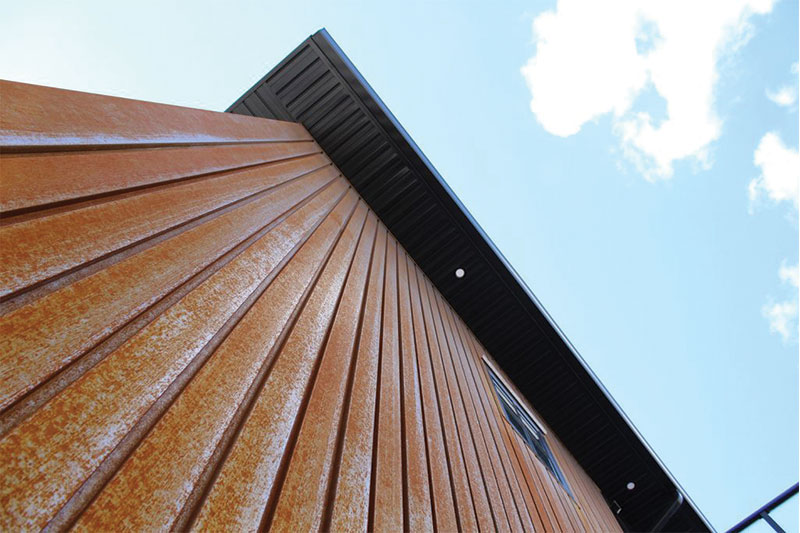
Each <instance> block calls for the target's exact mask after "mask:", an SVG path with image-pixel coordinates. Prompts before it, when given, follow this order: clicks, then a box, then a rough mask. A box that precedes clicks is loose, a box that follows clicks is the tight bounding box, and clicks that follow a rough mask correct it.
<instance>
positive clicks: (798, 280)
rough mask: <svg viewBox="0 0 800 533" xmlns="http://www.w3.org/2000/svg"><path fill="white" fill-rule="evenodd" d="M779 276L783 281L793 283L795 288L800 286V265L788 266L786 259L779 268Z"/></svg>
mask: <svg viewBox="0 0 800 533" xmlns="http://www.w3.org/2000/svg"><path fill="white" fill-rule="evenodd" d="M778 277H779V278H781V281H782V282H784V283H789V284H790V285H793V286H794V288H795V289H796V288H798V287H800V265H795V266H786V262H785V261H784V262H783V264H782V265H781V268H780V269H779V270H778Z"/></svg>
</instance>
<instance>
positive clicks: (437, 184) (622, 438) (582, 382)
mask: <svg viewBox="0 0 800 533" xmlns="http://www.w3.org/2000/svg"><path fill="white" fill-rule="evenodd" d="M409 74H413V73H409ZM228 111H230V112H233V113H241V114H248V115H255V116H259V117H265V118H277V119H283V120H294V121H298V122H301V123H302V124H303V125H305V126H306V128H308V130H309V132H310V133H311V134H312V135H313V136H314V138H315V139H316V141H317V142H318V143H319V144H320V146H321V147H322V148H323V149H324V150H325V152H326V153H327V154H328V155H329V156H330V158H331V159H332V160H333V162H334V163H335V164H336V165H337V166H338V167H339V169H340V170H341V171H342V173H343V174H344V175H345V176H346V177H347V178H348V179H349V180H350V181H351V182H352V183H353V185H354V186H355V187H356V189H357V190H358V191H359V193H361V195H362V196H363V197H364V198H365V200H366V201H367V202H369V204H370V206H371V207H372V209H374V210H375V211H376V212H377V214H378V215H379V216H380V217H381V219H382V220H383V222H384V223H385V224H386V225H387V226H388V228H389V229H390V230H391V231H392V233H393V234H394V235H395V236H396V237H397V239H398V240H399V241H400V242H401V243H402V245H403V246H404V247H405V248H406V249H407V250H408V252H409V253H410V254H411V256H412V257H413V258H414V260H415V261H416V262H417V263H418V264H419V266H420V267H421V268H422V270H423V271H424V272H425V273H426V274H427V275H428V276H429V277H430V278H431V280H433V282H434V283H435V284H436V286H437V287H438V289H439V290H440V291H441V292H442V294H443V295H444V296H445V297H446V298H447V299H448V301H449V302H450V304H451V305H452V306H453V307H454V308H455V309H456V310H457V311H458V313H459V314H460V315H461V317H462V318H463V319H464V321H465V322H466V323H467V324H468V325H469V327H470V328H471V329H472V331H473V332H474V333H475V334H476V336H477V337H478V338H479V339H480V340H481V342H482V343H483V344H484V346H485V347H486V348H487V350H488V351H489V352H490V353H491V354H492V356H493V357H494V358H495V359H496V360H497V361H498V362H500V364H501V365H502V367H503V369H504V370H505V371H506V372H507V373H508V374H509V375H510V376H511V377H512V379H513V380H514V382H515V383H516V385H517V386H518V387H519V388H520V389H521V390H522V392H523V393H524V394H525V396H526V397H527V398H528V400H529V401H530V402H531V404H532V405H533V406H534V407H535V408H536V409H537V410H538V411H539V412H540V413H541V414H542V415H543V416H544V417H545V419H546V421H547V423H548V424H549V425H550V426H552V428H553V429H554V430H555V432H556V433H557V434H558V435H559V437H560V438H561V439H562V441H563V442H564V443H565V444H566V445H567V447H568V448H569V449H570V451H571V453H572V454H573V455H574V456H575V457H576V458H577V459H578V461H579V462H580V463H581V465H582V466H583V468H584V469H585V470H586V471H587V473H588V474H589V475H590V476H591V477H592V479H593V480H594V481H595V483H596V484H597V485H598V486H599V487H600V489H601V490H602V491H603V494H604V495H605V496H606V498H607V499H608V501H609V502H611V501H616V502H618V503H619V505H620V506H621V507H622V511H621V513H620V514H619V515H618V516H619V518H620V519H621V521H622V523H623V525H624V526H625V527H627V528H629V529H631V530H636V531H644V530H648V529H650V528H651V527H652V526H653V525H654V524H655V523H656V522H657V521H658V520H659V518H660V517H661V516H662V515H663V513H664V511H665V510H666V509H668V508H669V506H670V505H671V504H672V502H673V501H674V499H675V498H676V490H678V488H677V484H676V483H675V482H674V480H673V479H672V478H671V476H670V475H669V474H668V473H667V471H666V469H665V468H664V467H663V466H662V465H661V464H660V462H659V461H658V459H657V458H656V457H655V455H654V453H653V452H652V451H651V450H650V448H649V447H648V446H647V444H646V443H645V442H644V441H643V440H642V438H641V437H640V436H639V435H638V433H637V432H636V430H635V429H634V428H633V427H632V425H631V424H630V422H629V421H628V420H627V418H626V417H625V415H624V414H623V413H622V412H621V410H620V409H619V407H618V406H617V405H616V403H614V401H613V399H612V398H611V397H610V396H609V395H608V393H607V392H606V391H605V389H604V388H603V386H602V385H601V384H600V383H599V381H598V380H597V379H596V377H595V376H594V374H593V373H592V372H591V370H590V369H589V368H588V367H587V366H586V364H585V363H584V362H583V360H582V359H581V357H580V356H579V355H578V353H577V352H576V351H575V350H574V348H573V347H572V346H571V345H570V344H569V342H568V341H567V340H566V338H565V337H564V336H563V335H562V334H561V332H560V331H559V330H558V328H557V326H555V324H554V323H553V322H552V320H550V318H549V316H548V315H547V313H546V311H544V309H543V308H542V307H541V305H540V304H539V303H538V301H537V300H536V298H535V297H534V296H533V294H532V293H531V292H530V290H529V289H528V288H527V287H526V286H525V284H524V283H523V282H522V280H521V279H520V278H519V277H518V276H517V275H516V273H515V272H514V271H513V269H512V268H511V267H510V265H508V263H507V262H506V261H505V259H504V258H503V256H502V255H501V254H500V252H499V251H497V249H496V248H495V247H494V245H493V244H492V242H491V241H490V240H489V239H488V238H487V237H486V235H485V234H484V233H483V231H482V230H481V229H480V227H479V226H478V224H477V223H476V222H475V221H474V220H473V219H472V217H471V216H470V215H469V213H468V212H467V210H466V209H465V208H464V206H463V205H461V203H460V202H459V201H458V199H457V198H456V197H455V196H454V195H453V193H452V191H450V189H449V188H448V187H447V185H446V183H445V182H444V181H443V180H442V178H441V176H440V175H439V174H438V173H437V172H436V169H435V168H434V167H433V165H431V163H430V162H429V161H428V160H427V158H426V157H425V156H424V154H422V152H421V151H420V150H419V148H418V147H417V146H416V144H415V143H414V141H413V140H412V139H411V138H410V137H409V136H408V134H407V133H406V131H405V130H404V129H403V128H402V126H400V124H399V123H398V122H397V120H396V119H395V118H394V116H393V115H392V114H391V112H389V110H388V109H387V108H386V107H385V106H384V104H383V102H382V101H381V100H380V98H378V96H377V95H376V94H375V93H374V91H373V90H372V89H371V87H369V85H368V84H367V83H366V81H365V80H364V79H363V78H362V77H361V75H360V74H359V73H358V71H357V70H356V68H355V67H354V66H353V65H352V63H350V61H349V59H347V57H346V56H345V55H344V53H343V52H342V51H341V49H339V47H338V46H337V45H336V43H335V42H334V41H333V40H332V39H331V38H330V36H329V35H328V34H327V32H326V31H325V30H321V31H319V32H317V33H316V34H314V35H313V36H311V37H310V38H308V39H307V40H306V41H304V42H303V43H302V44H301V45H300V46H299V47H298V48H296V49H295V50H294V51H293V52H292V53H291V54H290V55H289V56H288V57H286V59H284V60H283V61H282V62H281V63H280V64H279V65H278V66H277V67H275V68H274V69H273V70H272V71H271V72H270V73H269V74H267V76H265V77H264V78H263V79H262V80H261V81H259V82H258V83H257V84H256V85H255V86H254V87H253V88H252V89H250V90H249V91H248V92H247V93H245V94H244V96H242V97H241V98H240V99H239V100H238V101H237V102H236V103H235V104H233V105H232V106H231V107H230V109H229V110H228ZM457 268H463V269H464V270H465V271H466V273H467V275H466V276H465V277H464V278H463V279H457V278H456V277H455V275H454V272H455V270H456V269H457ZM629 481H634V482H635V483H636V489H635V490H634V491H627V490H626V487H625V486H626V484H627V483H628V482H629ZM687 501H688V499H687ZM667 529H668V530H671V531H707V530H708V529H709V525H708V523H707V522H706V521H705V520H704V519H703V517H702V515H701V514H700V513H699V512H698V511H697V510H696V507H695V506H694V505H693V504H690V503H686V504H684V505H683V506H682V507H681V508H680V510H679V511H678V513H677V514H676V515H675V516H674V517H673V519H672V520H671V521H670V523H669V524H668V527H667Z"/></svg>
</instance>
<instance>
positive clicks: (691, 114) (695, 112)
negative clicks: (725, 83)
mask: <svg viewBox="0 0 800 533" xmlns="http://www.w3.org/2000/svg"><path fill="white" fill-rule="evenodd" d="M772 4H773V2H772V0H717V1H709V2H694V1H692V0H680V1H673V2H663V1H660V0H645V1H636V0H617V1H614V2H611V4H609V3H608V2H596V1H594V0H559V2H558V4H557V6H556V9H555V10H554V11H546V12H545V13H542V14H541V15H539V16H538V17H536V18H535V20H534V21H533V33H534V39H535V42H536V53H535V55H534V56H533V57H531V58H530V59H529V60H528V62H527V64H526V65H525V66H524V67H522V70H521V71H522V75H523V76H524V77H525V80H526V82H527V84H528V88H529V89H530V91H531V102H530V108H531V111H532V112H533V113H534V114H535V115H536V118H537V120H538V121H539V122H540V123H541V125H542V126H543V127H544V128H545V129H546V130H547V131H548V132H550V133H552V134H554V135H559V136H564V137H566V136H569V135H573V134H575V133H577V132H578V131H580V129H581V128H582V127H583V126H584V124H586V123H587V122H590V121H592V120H596V119H598V118H599V117H601V116H604V115H607V114H611V116H612V122H613V127H614V131H615V133H616V134H617V135H618V137H619V139H620V142H621V146H622V149H623V153H624V154H625V155H626V156H627V157H628V158H629V159H630V160H631V161H632V162H633V163H634V164H635V165H636V166H637V168H638V169H639V170H640V171H641V172H642V174H643V175H644V176H645V177H647V178H648V179H657V178H668V177H670V176H672V174H673V164H674V162H676V161H679V160H682V159H687V158H688V159H692V160H695V161H697V162H699V163H701V164H702V165H709V164H710V158H709V147H710V145H711V143H712V142H713V141H715V140H716V139H717V138H718V137H719V135H720V131H721V120H720V118H719V117H718V116H717V115H716V113H715V111H714V88H715V85H716V82H717V79H718V76H719V74H718V68H717V66H718V63H719V60H720V58H721V57H722V56H724V55H725V54H726V53H729V52H730V51H732V50H735V49H737V48H738V47H739V46H741V45H742V44H743V43H744V42H746V40H747V39H748V37H749V35H750V34H751V32H750V31H749V30H750V24H749V21H750V19H751V18H752V16H753V15H754V14H763V13H768V12H769V11H771V9H772ZM649 89H653V90H654V91H655V93H656V94H657V95H658V96H659V97H660V98H662V99H663V100H664V103H665V105H666V116H665V117H656V116H654V115H653V114H652V112H651V111H650V110H641V109H639V110H637V109H636V100H637V97H639V96H640V95H642V94H644V93H645V92H646V91H648V90H649Z"/></svg>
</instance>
